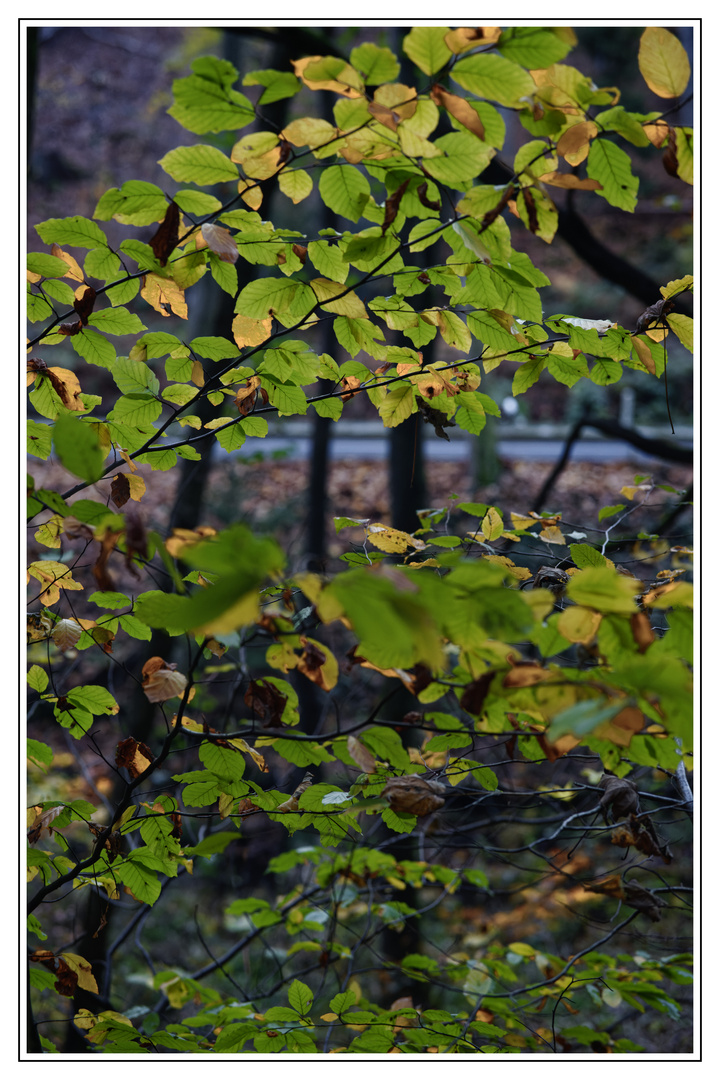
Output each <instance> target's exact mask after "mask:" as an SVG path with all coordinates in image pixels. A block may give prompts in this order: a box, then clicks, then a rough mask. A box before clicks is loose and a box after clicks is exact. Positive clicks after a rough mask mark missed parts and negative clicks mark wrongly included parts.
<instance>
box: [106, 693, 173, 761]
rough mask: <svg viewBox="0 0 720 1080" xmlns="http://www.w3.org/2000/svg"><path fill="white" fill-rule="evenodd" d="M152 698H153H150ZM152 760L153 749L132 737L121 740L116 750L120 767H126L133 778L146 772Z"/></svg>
mask: <svg viewBox="0 0 720 1080" xmlns="http://www.w3.org/2000/svg"><path fill="white" fill-rule="evenodd" d="M150 700H151V701H152V700H153V699H152V698H150ZM162 700H164V699H162ZM152 761H153V752H152V750H150V748H149V747H147V746H146V745H145V743H141V742H138V741H137V739H133V738H132V737H131V738H127V739H123V740H122V742H119V743H118V745H117V749H116V750H115V764H116V765H117V766H118V768H123V767H124V768H126V769H127V771H128V772H129V773H130V777H131V779H133V780H134V779H135V777H136V776H140V774H141V773H144V772H145V770H146V769H147V767H148V765H150V764H151V763H152Z"/></svg>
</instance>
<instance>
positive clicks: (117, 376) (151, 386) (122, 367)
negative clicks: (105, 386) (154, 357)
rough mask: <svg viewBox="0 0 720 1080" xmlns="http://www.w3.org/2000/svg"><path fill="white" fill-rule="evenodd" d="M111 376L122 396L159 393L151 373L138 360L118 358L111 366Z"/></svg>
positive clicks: (155, 380)
mask: <svg viewBox="0 0 720 1080" xmlns="http://www.w3.org/2000/svg"><path fill="white" fill-rule="evenodd" d="M111 374H112V377H113V379H114V380H115V384H116V386H117V388H118V390H119V391H120V392H121V393H122V394H143V393H145V392H146V391H149V392H150V393H152V394H159V393H160V383H159V382H158V379H157V376H156V375H155V374H154V373H153V371H152V370H151V369H150V368H149V367H148V366H147V364H143V363H142V362H140V361H138V360H126V359H125V358H124V357H120V358H119V359H118V360H117V362H116V363H115V364H113V366H112V370H111Z"/></svg>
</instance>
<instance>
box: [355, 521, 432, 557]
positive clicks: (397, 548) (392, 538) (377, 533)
mask: <svg viewBox="0 0 720 1080" xmlns="http://www.w3.org/2000/svg"><path fill="white" fill-rule="evenodd" d="M366 532H367V538H368V540H369V541H370V543H371V544H372V545H373V547H376V548H379V549H380V551H388V552H392V553H394V554H399V553H401V552H404V551H407V549H408V548H414V549H415V550H416V551H423V550H424V549H425V548H426V547H427V544H426V543H425V542H424V541H423V540H417V539H416V538H415V537H414V536H411V535H410V533H406V532H402V530H401V529H392V528H390V526H389V525H380V524H376V525H368V527H367V529H366Z"/></svg>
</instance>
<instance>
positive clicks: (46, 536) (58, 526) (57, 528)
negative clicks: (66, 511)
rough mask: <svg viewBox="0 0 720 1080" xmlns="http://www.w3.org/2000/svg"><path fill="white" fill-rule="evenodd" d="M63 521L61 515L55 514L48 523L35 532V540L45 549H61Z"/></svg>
mask: <svg viewBox="0 0 720 1080" xmlns="http://www.w3.org/2000/svg"><path fill="white" fill-rule="evenodd" d="M62 525H63V519H62V518H61V517H60V515H59V514H53V516H52V517H51V518H50V519H49V521H46V522H45V523H44V524H43V525H41V526H40V528H39V529H37V530H36V532H35V539H36V540H37V542H38V543H39V544H42V545H43V547H50V548H59V547H60V533H61V532H62Z"/></svg>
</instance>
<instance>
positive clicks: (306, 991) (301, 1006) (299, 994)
mask: <svg viewBox="0 0 720 1080" xmlns="http://www.w3.org/2000/svg"><path fill="white" fill-rule="evenodd" d="M288 1001H289V1003H290V1005H291V1006H292V1008H293V1009H295V1011H296V1012H298V1013H300V1015H301V1016H306V1015H307V1013H309V1012H310V1009H311V1008H312V1003H313V993H312V990H311V989H310V987H309V986H306V985H305V983H303V982H300V980H299V979H294V980H293V982H292V983H291V984H290V987H289V989H288Z"/></svg>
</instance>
